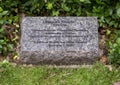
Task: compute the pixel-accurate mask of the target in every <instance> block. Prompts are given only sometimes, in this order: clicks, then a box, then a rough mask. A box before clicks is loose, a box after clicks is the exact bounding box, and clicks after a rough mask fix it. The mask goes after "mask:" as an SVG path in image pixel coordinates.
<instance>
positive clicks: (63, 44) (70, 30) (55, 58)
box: [20, 17, 99, 65]
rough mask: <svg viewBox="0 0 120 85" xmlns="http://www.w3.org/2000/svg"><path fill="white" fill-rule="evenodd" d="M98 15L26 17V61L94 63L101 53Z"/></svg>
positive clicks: (23, 31) (23, 52) (23, 49)
mask: <svg viewBox="0 0 120 85" xmlns="http://www.w3.org/2000/svg"><path fill="white" fill-rule="evenodd" d="M98 46H99V45H98V22H97V18H96V17H25V18H23V19H22V23H21V52H20V57H21V61H22V63H27V64H57V65H61V64H67V65H70V64H92V63H94V62H95V61H96V60H97V59H98V56H99V51H98V49H99V47H98Z"/></svg>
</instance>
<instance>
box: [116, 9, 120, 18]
mask: <svg viewBox="0 0 120 85" xmlns="http://www.w3.org/2000/svg"><path fill="white" fill-rule="evenodd" d="M117 16H118V17H120V8H118V9H117Z"/></svg>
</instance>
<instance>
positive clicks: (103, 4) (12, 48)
mask: <svg viewBox="0 0 120 85" xmlns="http://www.w3.org/2000/svg"><path fill="white" fill-rule="evenodd" d="M24 16H96V17H97V18H98V20H99V30H109V31H107V34H106V36H108V37H107V38H106V40H107V43H108V48H107V50H108V54H106V55H107V56H109V59H110V62H111V63H115V64H118V63H119V61H120V52H119V50H120V48H119V43H120V41H119V38H120V36H118V33H117V32H118V30H119V28H120V0H0V58H1V56H2V57H7V56H9V57H11V58H13V57H14V59H16V56H18V54H17V53H18V48H19V38H20V20H21V18H22V17H24ZM113 31H114V32H113ZM105 32H106V31H105ZM113 37H114V38H113Z"/></svg>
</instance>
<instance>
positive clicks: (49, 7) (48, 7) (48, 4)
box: [46, 2, 53, 10]
mask: <svg viewBox="0 0 120 85" xmlns="http://www.w3.org/2000/svg"><path fill="white" fill-rule="evenodd" d="M46 6H47V9H49V10H50V9H52V8H53V4H52V3H50V2H48V3H47V4H46Z"/></svg>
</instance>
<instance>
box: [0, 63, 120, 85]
mask: <svg viewBox="0 0 120 85" xmlns="http://www.w3.org/2000/svg"><path fill="white" fill-rule="evenodd" d="M118 81H120V69H119V68H113V70H112V71H110V70H109V69H108V67H105V66H104V65H102V64H99V63H97V64H95V65H94V66H93V67H92V68H85V67H83V68H76V69H73V68H52V67H51V68H50V67H48V66H37V67H28V66H26V67H25V66H13V65H11V64H8V63H7V64H0V85H113V83H114V82H118Z"/></svg>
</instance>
